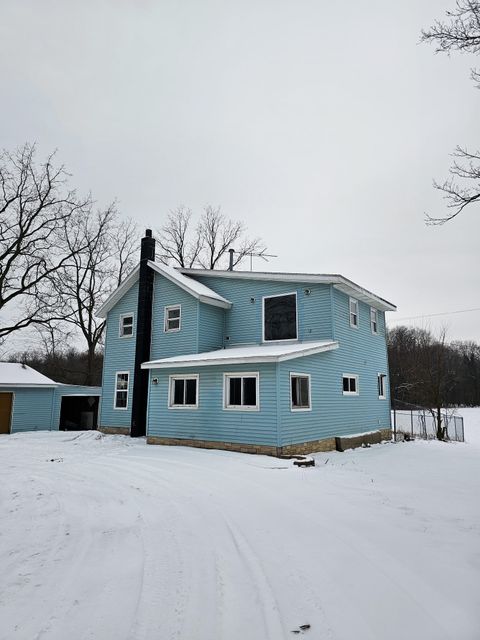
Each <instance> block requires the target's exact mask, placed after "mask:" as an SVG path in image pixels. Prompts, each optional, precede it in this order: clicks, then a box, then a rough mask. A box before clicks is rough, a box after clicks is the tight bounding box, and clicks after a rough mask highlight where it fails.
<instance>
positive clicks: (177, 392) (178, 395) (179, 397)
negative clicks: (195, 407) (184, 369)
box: [173, 380, 185, 404]
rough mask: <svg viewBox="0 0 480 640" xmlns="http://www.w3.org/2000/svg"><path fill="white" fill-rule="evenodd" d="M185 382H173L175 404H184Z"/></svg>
mask: <svg viewBox="0 0 480 640" xmlns="http://www.w3.org/2000/svg"><path fill="white" fill-rule="evenodd" d="M184 389H185V380H174V381H173V404H183V393H184Z"/></svg>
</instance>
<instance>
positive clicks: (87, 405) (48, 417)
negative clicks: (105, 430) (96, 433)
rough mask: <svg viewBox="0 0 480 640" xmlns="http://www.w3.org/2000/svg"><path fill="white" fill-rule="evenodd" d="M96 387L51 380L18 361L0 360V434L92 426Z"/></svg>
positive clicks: (96, 404)
mask: <svg viewBox="0 0 480 640" xmlns="http://www.w3.org/2000/svg"><path fill="white" fill-rule="evenodd" d="M101 395H102V390H101V388H100V387H87V386H82V385H74V384H61V383H58V382H54V381H53V380H51V379H50V378H47V377H46V376H44V375H43V374H41V373H39V372H38V371H36V370H35V369H32V368H31V367H29V366H27V365H26V364H21V363H19V362H0V434H6V433H17V432H20V431H41V430H43V431H45V430H48V431H54V430H55V431H57V430H59V429H62V430H79V429H96V428H97V420H98V413H99V403H100V397H101Z"/></svg>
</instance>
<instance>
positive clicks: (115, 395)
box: [113, 371, 130, 411]
mask: <svg viewBox="0 0 480 640" xmlns="http://www.w3.org/2000/svg"><path fill="white" fill-rule="evenodd" d="M122 374H123V375H124V374H127V376H128V378H127V388H126V389H117V380H118V376H119V375H122ZM117 391H119V392H122V391H126V392H127V404H126V406H125V407H117ZM129 391H130V371H115V386H114V388H113V408H114V409H115V411H128V392H129Z"/></svg>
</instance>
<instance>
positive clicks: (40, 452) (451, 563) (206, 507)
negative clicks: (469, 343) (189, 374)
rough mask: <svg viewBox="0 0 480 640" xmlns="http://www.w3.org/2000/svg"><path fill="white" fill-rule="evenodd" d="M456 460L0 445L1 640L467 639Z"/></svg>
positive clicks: (478, 593)
mask: <svg viewBox="0 0 480 640" xmlns="http://www.w3.org/2000/svg"><path fill="white" fill-rule="evenodd" d="M462 413H463V414H464V415H465V431H466V434H467V440H468V441H469V443H468V444H463V443H449V444H443V443H438V442H422V441H417V442H411V443H397V444H393V443H386V444H381V445H375V446H372V447H370V448H367V449H357V450H355V451H348V452H346V453H336V452H332V453H321V454H316V455H315V458H316V462H317V466H316V467H314V468H307V469H299V468H296V467H293V465H292V462H291V461H285V460H278V459H274V458H268V457H265V456H250V455H244V454H237V453H230V452H221V451H205V450H200V449H189V448H186V447H160V446H147V445H146V444H145V442H144V441H143V440H132V439H130V438H127V437H123V436H102V435H101V434H98V433H96V432H79V433H54V432H52V433H32V434H18V435H13V436H2V437H0V523H1V524H0V639H1V640H12V639H15V640H17V639H18V640H33V639H38V640H40V639H41V640H65V639H66V638H68V639H69V640H87V639H96V640H99V639H101V640H110V639H111V640H150V639H151V640H165V639H170V638H172V639H181V640H207V639H208V640H214V639H218V640H224V639H228V640H237V639H238V640H245V639H248V640H257V639H265V638H266V639H270V640H281V639H283V638H285V639H287V638H293V637H296V635H294V634H293V633H292V632H293V631H299V627H300V625H303V624H309V625H311V627H310V629H307V630H305V631H300V632H299V634H298V635H299V636H300V635H301V636H302V637H303V636H305V637H306V638H311V639H312V640H314V639H315V640H316V639H319V640H352V638H355V640H375V639H379V640H387V639H388V640H404V639H405V638H409V640H417V639H418V640H420V639H421V640H447V639H451V640H476V639H478V638H479V637H480V588H479V585H480V544H479V541H480V501H479V490H480V409H476V410H467V411H465V412H463V411H462Z"/></svg>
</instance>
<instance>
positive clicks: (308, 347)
mask: <svg viewBox="0 0 480 640" xmlns="http://www.w3.org/2000/svg"><path fill="white" fill-rule="evenodd" d="M337 348H338V342H335V341H332V340H322V341H317V342H296V343H294V344H292V343H289V344H278V343H277V344H266V345H252V346H249V347H231V348H228V349H218V350H216V351H207V352H204V353H190V354H188V355H183V356H173V357H171V358H162V359H160V360H151V361H150V362H144V363H143V364H142V369H166V368H172V367H174V368H180V367H191V366H195V367H202V366H208V365H215V364H221V365H224V364H248V363H250V362H251V363H255V362H283V361H284V360H292V359H294V358H300V357H302V356H309V355H313V354H315V353H321V352H322V351H331V350H332V349H337Z"/></svg>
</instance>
